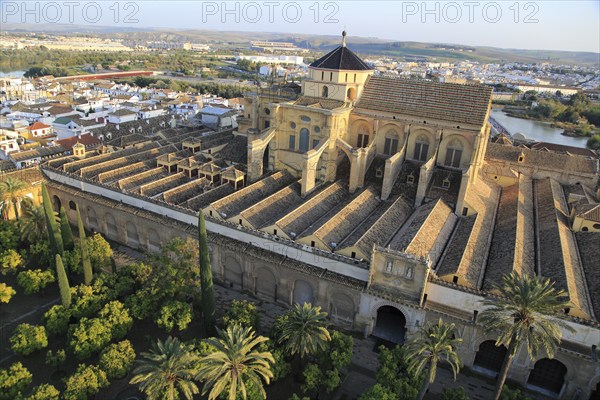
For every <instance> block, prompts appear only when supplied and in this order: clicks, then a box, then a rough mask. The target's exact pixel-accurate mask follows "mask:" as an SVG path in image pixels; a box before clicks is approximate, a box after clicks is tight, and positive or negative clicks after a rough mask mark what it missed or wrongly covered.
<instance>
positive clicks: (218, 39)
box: [3, 24, 600, 66]
mask: <svg viewBox="0 0 600 400" xmlns="http://www.w3.org/2000/svg"><path fill="white" fill-rule="evenodd" d="M3 30H4V31H6V32H11V31H12V32H47V33H55V34H56V33H65V34H71V35H78V34H79V35H89V34H96V35H98V36H102V37H111V38H116V39H130V40H164V41H189V42H196V43H214V44H217V43H218V44H228V45H236V46H240V47H242V46H247V44H248V42H249V41H250V40H271V41H282V42H292V43H295V44H296V45H297V46H298V47H301V48H305V49H310V50H313V51H317V52H326V51H328V50H331V49H333V48H335V47H336V46H338V45H339V44H340V36H339V35H314V34H290V33H278V32H238V31H214V30H178V29H165V28H160V29H159V28H156V29H148V28H144V29H140V28H129V27H126V28H125V27H106V26H79V25H68V24H63V25H61V24H40V25H35V24H4V26H3ZM347 41H348V46H349V47H350V48H352V49H353V50H354V51H356V52H357V53H359V54H361V55H362V56H368V55H374V56H389V57H396V58H403V59H405V60H430V61H433V60H435V61H451V60H473V61H481V62H524V63H541V62H551V63H555V64H578V65H595V66H600V53H592V52H575V51H558V50H520V49H501V48H496V47H476V46H465V45H459V44H443V43H421V42H400V41H390V40H383V39H378V38H372V37H358V36H349V37H348V39H347ZM461 50H462V51H461Z"/></svg>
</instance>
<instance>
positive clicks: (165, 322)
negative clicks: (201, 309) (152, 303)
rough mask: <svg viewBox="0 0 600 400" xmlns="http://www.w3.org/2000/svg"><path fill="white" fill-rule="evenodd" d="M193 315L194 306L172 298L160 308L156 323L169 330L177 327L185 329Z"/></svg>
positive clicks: (181, 329)
mask: <svg viewBox="0 0 600 400" xmlns="http://www.w3.org/2000/svg"><path fill="white" fill-rule="evenodd" d="M192 317H193V315H192V307H191V306H190V305H189V304H188V303H184V302H182V301H177V300H170V301H167V302H166V303H165V304H164V305H163V306H162V307H161V308H160V310H159V314H158V316H157V318H156V324H157V325H158V326H160V327H161V328H163V329H165V330H166V331H167V332H171V331H173V329H175V328H177V329H178V330H180V331H184V330H186V329H187V327H188V325H189V323H190V322H192Z"/></svg>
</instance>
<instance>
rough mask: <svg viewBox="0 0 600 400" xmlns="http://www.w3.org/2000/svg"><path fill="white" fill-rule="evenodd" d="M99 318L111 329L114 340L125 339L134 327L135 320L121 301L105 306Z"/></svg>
mask: <svg viewBox="0 0 600 400" xmlns="http://www.w3.org/2000/svg"><path fill="white" fill-rule="evenodd" d="M98 318H99V319H100V320H101V321H102V322H103V323H104V324H105V325H107V326H108V327H109V328H110V332H111V336H112V338H113V339H117V340H120V339H123V338H124V337H125V336H126V335H127V332H129V330H130V329H131V327H132V326H133V318H131V316H130V315H129V311H127V308H125V306H124V305H123V303H121V302H120V301H116V300H115V301H111V302H109V303H107V304H105V305H104V307H103V308H102V309H101V310H100V312H99V313H98Z"/></svg>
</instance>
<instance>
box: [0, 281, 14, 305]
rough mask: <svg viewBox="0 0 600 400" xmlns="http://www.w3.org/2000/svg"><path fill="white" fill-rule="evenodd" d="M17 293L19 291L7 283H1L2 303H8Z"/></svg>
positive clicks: (0, 297) (0, 299) (0, 298)
mask: <svg viewBox="0 0 600 400" xmlns="http://www.w3.org/2000/svg"><path fill="white" fill-rule="evenodd" d="M16 293H17V292H15V290H14V289H13V288H12V287H10V286H8V285H7V284H6V283H4V282H1V283H0V303H8V302H9V301H10V299H11V298H12V297H13V296H14V295H15V294H16Z"/></svg>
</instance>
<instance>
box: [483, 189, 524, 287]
mask: <svg viewBox="0 0 600 400" xmlns="http://www.w3.org/2000/svg"><path fill="white" fill-rule="evenodd" d="M518 201H519V185H518V184H514V185H512V186H508V187H505V188H503V189H502V193H501V194H500V204H499V205H498V214H497V215H496V224H495V225H494V234H493V237H492V245H491V247H490V253H489V256H488V260H487V267H486V269H485V276H484V279H483V289H484V290H490V289H492V288H493V286H494V285H497V284H499V283H500V282H501V280H502V276H503V275H505V274H508V273H510V272H512V270H513V264H514V259H515V249H516V246H517V245H519V246H522V245H523V244H517V243H516V242H515V239H516V236H517V211H518Z"/></svg>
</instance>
